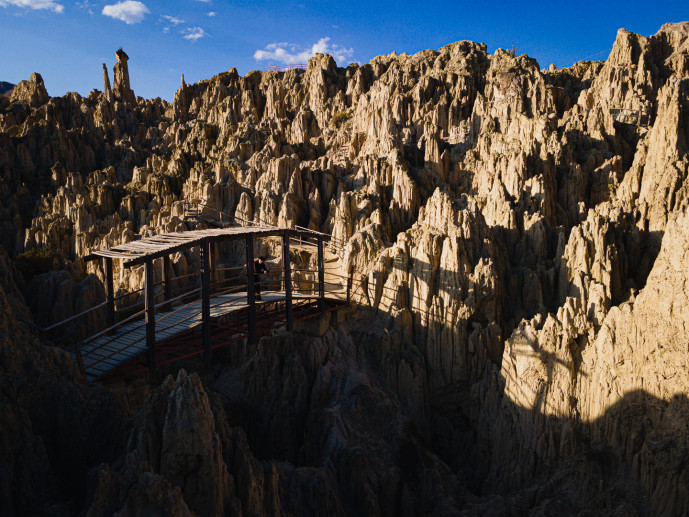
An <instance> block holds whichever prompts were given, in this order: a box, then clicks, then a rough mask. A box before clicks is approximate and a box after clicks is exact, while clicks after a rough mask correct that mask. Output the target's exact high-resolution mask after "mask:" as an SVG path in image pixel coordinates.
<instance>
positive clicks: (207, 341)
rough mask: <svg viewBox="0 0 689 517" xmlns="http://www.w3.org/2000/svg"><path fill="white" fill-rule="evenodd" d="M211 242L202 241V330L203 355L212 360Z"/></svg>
mask: <svg viewBox="0 0 689 517" xmlns="http://www.w3.org/2000/svg"><path fill="white" fill-rule="evenodd" d="M209 255H210V242H209V241H208V239H204V240H203V241H201V331H202V334H203V357H204V359H206V360H207V361H210V360H211V269H210V257H209Z"/></svg>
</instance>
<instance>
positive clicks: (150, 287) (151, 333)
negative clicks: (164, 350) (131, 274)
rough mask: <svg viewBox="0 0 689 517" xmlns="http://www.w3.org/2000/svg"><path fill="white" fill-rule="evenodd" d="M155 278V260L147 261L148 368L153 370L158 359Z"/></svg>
mask: <svg viewBox="0 0 689 517" xmlns="http://www.w3.org/2000/svg"><path fill="white" fill-rule="evenodd" d="M154 286H155V279H154V278H153V260H152V259H150V260H147V261H146V262H145V269H144V302H145V308H144V311H145V313H146V346H147V347H148V369H149V370H150V371H151V372H153V371H154V370H155V369H156V366H157V360H156V317H155V293H154Z"/></svg>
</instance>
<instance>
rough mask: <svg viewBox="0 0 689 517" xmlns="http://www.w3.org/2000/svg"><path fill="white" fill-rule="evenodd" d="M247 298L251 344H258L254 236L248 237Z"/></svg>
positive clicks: (249, 235) (248, 235) (250, 234)
mask: <svg viewBox="0 0 689 517" xmlns="http://www.w3.org/2000/svg"><path fill="white" fill-rule="evenodd" d="M246 297H247V304H248V305H249V309H248V310H249V314H248V322H247V323H248V326H249V328H248V329H247V330H248V331H249V343H250V344H252V345H253V344H254V343H256V289H255V286H254V235H253V234H252V233H249V234H247V235H246Z"/></svg>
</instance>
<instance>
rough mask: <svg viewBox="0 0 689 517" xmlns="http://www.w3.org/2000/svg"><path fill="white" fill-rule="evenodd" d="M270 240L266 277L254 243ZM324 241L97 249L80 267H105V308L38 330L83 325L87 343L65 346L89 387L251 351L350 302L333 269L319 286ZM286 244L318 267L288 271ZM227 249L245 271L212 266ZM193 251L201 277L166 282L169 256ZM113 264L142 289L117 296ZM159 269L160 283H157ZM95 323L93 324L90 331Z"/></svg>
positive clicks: (160, 243)
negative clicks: (275, 252)
mask: <svg viewBox="0 0 689 517" xmlns="http://www.w3.org/2000/svg"><path fill="white" fill-rule="evenodd" d="M276 238H278V239H279V241H280V245H279V249H280V251H281V257H278V258H279V260H280V262H281V264H280V267H275V265H272V266H271V267H270V273H271V275H268V274H263V275H259V273H261V272H262V271H260V270H255V268H254V266H255V264H257V262H256V261H255V258H256V257H255V249H256V245H257V243H258V241H259V239H262V240H264V241H265V242H267V241H269V240H272V241H273V242H274V241H275V239H276ZM329 238H330V237H329V236H328V235H327V234H324V233H320V232H316V231H313V230H308V229H304V228H277V227H272V226H240V227H227V228H213V229H205V230H194V231H186V232H175V233H165V234H160V235H155V236H151V237H146V238H143V239H140V240H135V241H131V242H128V243H125V244H121V245H119V246H115V247H113V248H111V249H107V250H98V251H94V252H93V253H92V254H91V255H89V256H88V257H86V260H87V261H93V260H102V261H103V272H104V278H105V282H104V285H105V294H106V299H105V302H103V303H100V304H98V305H96V306H95V307H92V308H90V309H87V310H86V311H83V312H82V313H79V314H76V315H74V316H72V317H70V318H67V319H65V320H63V321H61V322H58V323H56V324H54V325H51V326H50V327H48V328H46V329H44V331H51V332H56V331H60V330H61V329H62V333H63V334H65V333H66V331H65V329H68V328H70V327H69V325H70V324H71V325H72V326H73V328H74V327H77V322H79V321H80V319H82V318H83V319H86V320H87V321H89V322H90V323H89V333H90V335H88V336H86V337H84V338H83V339H80V340H79V341H78V342H76V343H75V344H74V345H73V348H72V350H73V354H74V356H75V358H76V359H77V361H78V363H79V367H80V369H81V371H82V373H83V375H84V377H85V378H86V380H87V381H89V382H94V381H103V382H104V381H106V380H108V379H114V378H117V377H118V376H124V375H129V374H138V373H143V372H146V371H149V372H152V371H154V370H155V369H156V368H157V367H159V366H161V365H163V364H168V363H171V362H174V361H177V360H181V359H184V358H188V357H192V356H194V355H197V354H203V356H204V358H205V359H207V360H210V359H211V354H212V351H213V350H214V349H217V348H219V347H223V346H228V345H230V344H232V343H234V342H237V341H245V342H246V343H249V344H253V343H255V342H256V341H257V337H258V336H259V334H262V333H265V332H266V331H268V330H270V329H281V328H282V329H285V330H287V331H291V330H292V329H293V325H294V323H295V321H299V320H302V319H306V318H311V317H318V316H321V315H323V314H325V313H326V312H327V311H329V310H334V309H337V308H340V307H343V306H345V305H347V304H348V303H349V297H350V290H351V278H348V277H344V276H342V275H338V274H337V273H336V272H334V271H332V270H330V271H328V274H327V277H328V282H327V283H326V264H325V260H324V243H326V242H327V241H328V240H329ZM291 242H294V243H296V244H295V247H296V248H297V250H299V251H302V250H303V249H304V248H305V247H306V246H311V249H312V250H313V255H314V257H315V261H314V262H315V267H311V268H303V267H302V268H299V267H294V265H293V264H292V261H291V257H290V244H291ZM227 243H230V244H232V243H233V244H234V246H232V247H231V249H234V250H242V253H241V257H238V256H236V254H235V256H233V257H230V258H232V259H233V261H234V262H235V263H237V262H239V263H242V262H243V264H241V265H238V266H233V267H227V266H218V267H216V264H215V257H216V255H217V249H216V248H215V247H216V246H219V245H222V244H227ZM192 248H198V252H199V258H200V260H199V264H200V268H199V269H198V271H194V272H192V273H190V274H187V275H183V276H177V277H175V276H173V272H172V269H173V268H172V261H171V255H172V254H175V253H177V252H181V251H185V250H187V251H188V250H191V249H192ZM115 260H119V261H121V267H122V268H125V269H127V268H132V267H135V266H138V267H141V266H143V270H144V271H143V287H142V288H141V289H139V290H137V291H134V292H125V293H119V294H118V295H117V296H116V293H115V288H114V281H113V269H114V268H113V262H114V261H115ZM156 261H159V262H157V263H156ZM154 263H155V265H154ZM155 266H157V267H155ZM331 269H337V268H331ZM156 271H158V275H159V276H160V272H162V278H156ZM262 277H266V280H263V279H262ZM257 280H258V281H257ZM128 302H129V303H128ZM94 321H96V322H98V323H99V324H97V325H95V326H96V327H98V328H97V330H96V331H95V332H94V331H93V328H92V327H93V326H94V325H93V322H94ZM77 328H78V327H77ZM63 337H64V336H63Z"/></svg>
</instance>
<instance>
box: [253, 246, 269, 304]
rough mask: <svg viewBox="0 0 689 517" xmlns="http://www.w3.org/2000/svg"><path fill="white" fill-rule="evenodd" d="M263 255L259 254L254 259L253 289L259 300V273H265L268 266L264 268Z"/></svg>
mask: <svg viewBox="0 0 689 517" xmlns="http://www.w3.org/2000/svg"><path fill="white" fill-rule="evenodd" d="M265 261H266V259H265V257H264V256H260V257H258V260H255V261H254V289H255V292H256V300H258V301H261V280H260V275H267V274H268V268H266V264H265Z"/></svg>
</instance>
